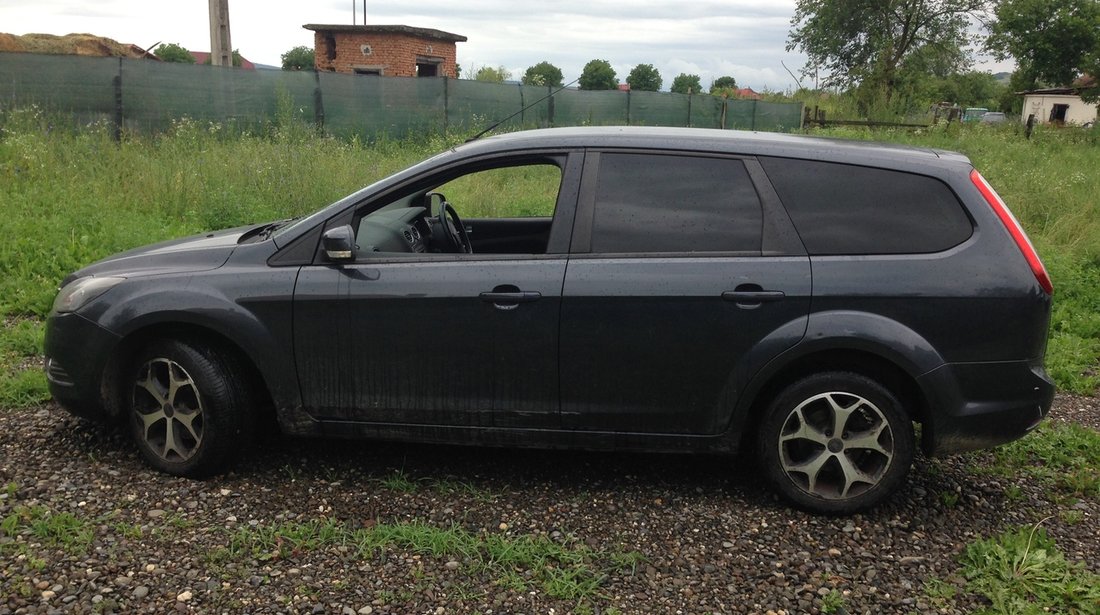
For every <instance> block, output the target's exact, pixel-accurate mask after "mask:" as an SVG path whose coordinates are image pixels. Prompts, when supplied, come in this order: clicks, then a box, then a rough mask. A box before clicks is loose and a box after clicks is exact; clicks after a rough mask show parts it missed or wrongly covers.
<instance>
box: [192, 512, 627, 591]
mask: <svg viewBox="0 0 1100 615" xmlns="http://www.w3.org/2000/svg"><path fill="white" fill-rule="evenodd" d="M334 546H345V547H350V548H352V549H354V550H355V552H356V553H357V554H358V555H359V557H362V558H365V559H366V558H372V557H374V556H375V555H377V554H378V553H380V552H382V551H385V550H387V549H400V550H408V551H411V552H413V553H417V554H420V555H428V556H431V557H434V558H438V559H442V558H447V559H453V560H455V561H458V562H461V565H462V567H464V568H467V569H469V570H470V571H472V572H474V573H486V574H488V575H490V576H491V577H492V578H493V579H494V581H493V583H494V585H497V586H498V587H503V588H511V589H515V590H517V591H521V590H531V589H539V590H542V591H543V592H545V593H546V594H547V595H549V596H551V597H553V598H559V599H566V600H591V599H594V598H597V597H598V596H599V590H600V587H601V584H602V582H603V581H604V578H605V577H606V575H607V573H609V572H611V571H614V570H631V569H632V568H633V567H634V566H636V565H637V563H638V562H640V561H642V559H643V558H642V556H641V555H640V554H638V553H635V552H623V551H598V550H594V549H591V548H589V547H587V546H585V545H584V544H581V543H578V542H566V543H558V542H554V541H552V540H550V539H548V538H546V537H544V536H529V535H521V536H508V535H501V534H485V533H476V534H475V533H471V532H469V531H467V530H465V529H462V528H460V527H457V526H450V527H444V528H440V527H435V526H431V525H427V524H424V523H420V522H412V523H397V524H378V525H374V526H371V527H369V528H358V529H355V528H349V527H347V526H345V525H343V524H341V523H339V522H337V521H331V520H330V521H309V522H304V523H284V524H280V525H268V526H259V527H249V528H244V529H241V530H238V531H237V532H235V533H233V534H231V535H230V536H229V544H228V545H227V546H226V547H225V550H224V551H222V552H221V554H220V555H217V556H212V557H213V558H214V559H215V560H219V559H221V560H224V559H229V558H233V557H237V556H240V555H244V556H247V557H252V558H255V559H258V560H262V561H266V560H277V559H285V558H291V557H301V556H303V555H305V554H307V553H308V552H310V551H315V550H318V549H324V548H328V547H334Z"/></svg>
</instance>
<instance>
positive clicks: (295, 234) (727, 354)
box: [46, 128, 1053, 512]
mask: <svg viewBox="0 0 1100 615" xmlns="http://www.w3.org/2000/svg"><path fill="white" fill-rule="evenodd" d="M1052 292H1053V291H1052V287H1051V283H1050V280H1049V278H1048V276H1047V273H1046V271H1045V270H1044V269H1043V265H1042V263H1041V262H1040V261H1039V258H1038V256H1037V255H1036V253H1035V251H1034V249H1033V248H1032V246H1031V244H1030V242H1029V241H1028V239H1027V237H1026V235H1025V234H1024V232H1023V230H1021V228H1020V226H1019V225H1018V224H1017V223H1016V221H1015V219H1014V218H1013V217H1012V214H1011V213H1010V212H1009V210H1008V209H1007V207H1006V206H1005V204H1004V202H1003V201H1002V200H1001V199H1000V197H998V196H997V194H996V193H995V192H994V191H993V189H992V188H991V187H990V186H989V184H988V183H986V181H985V180H984V179H983V178H982V176H981V175H980V174H979V173H978V172H977V171H976V170H975V169H974V167H973V166H972V165H971V163H970V162H969V161H968V160H967V159H966V158H965V157H964V156H961V155H959V154H955V153H950V152H942V151H932V150H919V149H903V148H898V147H890V146H884V145H876V144H866V143H849V142H843V141H833V140H824V139H814V138H806V137H797V136H781V135H769V134H753V133H739V132H732V131H717V130H694V129H669V128H568V129H551V130H536V131H529V132H521V133H515V134H508V135H503V136H496V137H491V138H487V139H484V140H480V141H476V142H473V143H469V144H467V145H463V146H460V147H457V148H455V149H452V150H450V151H447V152H445V153H443V154H440V155H438V156H435V157H434V158H431V159H429V160H427V161H425V162H422V163H420V164H417V165H415V166H413V167H411V168H409V169H407V170H405V171H402V172H400V173H398V174H396V175H394V176H392V177H389V178H387V179H384V180H382V181H380V182H378V183H375V184H373V185H371V186H368V187H366V188H364V189H362V190H360V191H359V192H356V193H355V194H352V195H351V196H348V197H347V198H345V199H343V200H341V201H339V202H337V203H335V204H333V205H331V206H329V207H327V208H325V209H322V210H320V211H318V212H317V213H315V214H313V215H310V216H308V217H305V218H302V219H298V220H292V221H283V222H278V223H274V224H265V225H260V226H254V227H249V228H242V229H234V230H229V231H220V232H217V233H211V234H208V235H204V236H200V237H194V238H189V239H182V240H178V241H173V242H168V243H163V244H158V245H154V246H149V247H145V248H140V249H137V250H132V251H130V252H126V253H123V254H119V255H117V256H114V257H111V258H108V259H106V260H103V261H100V262H98V263H95V264H93V265H90V266H89V267H87V268H85V269H82V270H80V271H78V272H76V273H74V274H72V275H71V276H69V277H68V278H67V279H66V280H65V281H64V283H63V284H62V287H61V292H60V294H59V295H58V298H57V301H56V303H55V306H54V310H53V312H52V314H51V315H50V318H49V322H48V326H47V333H46V353H47V356H48V358H47V360H46V372H47V375H48V377H49V382H50V388H51V391H52V392H53V395H54V397H55V398H56V399H57V400H58V401H59V402H60V403H61V404H62V405H63V406H64V407H66V408H68V409H69V410H70V411H72V412H74V413H76V414H79V415H82V416H86V417H99V418H113V419H120V420H123V421H125V422H126V423H127V424H128V425H129V426H130V428H131V430H132V432H133V435H134V438H135V440H136V441H137V444H138V448H139V449H140V450H141V452H142V453H143V454H144V456H145V458H146V459H147V460H148V461H149V463H151V464H152V465H153V466H155V467H157V468H159V469H161V470H163V471H166V472H170V473H172V474H179V475H184V476H202V475H207V474H210V473H214V472H218V471H220V470H222V469H224V468H226V467H227V464H228V463H230V461H231V460H232V458H233V457H234V456H235V455H236V454H237V453H238V452H239V451H241V450H247V449H246V448H245V447H244V446H243V445H244V444H246V443H247V441H248V440H249V437H250V435H251V434H252V433H253V431H254V430H255V428H256V425H257V422H258V421H260V420H263V419H264V418H265V417H270V416H272V415H274V417H275V419H277V422H278V424H279V426H280V427H281V429H282V430H283V431H284V432H285V433H288V434H294V435H304V436H338V437H355V438H360V437H361V438H378V439H391V440H409V441H422V442H423V441H427V442H447V443H460V444H474V445H494V446H495V445H500V446H533V447H549V448H566V447H569V448H585V449H603V450H609V449H616V450H618V449H622V450H648V451H685V452H688V451H693V452H694V451H698V452H718V453H734V452H737V451H739V450H748V451H751V453H752V454H753V455H754V456H755V457H756V458H757V459H758V461H759V463H760V465H761V467H762V469H763V471H764V473H765V474H766V475H767V476H768V477H769V479H770V480H771V482H772V483H773V484H774V485H775V487H776V489H777V490H778V491H779V492H780V493H781V494H783V495H784V496H786V497H787V498H788V499H789V500H791V501H792V502H794V503H795V504H797V505H799V506H802V507H805V508H809V509H813V510H818V511H826V512H851V511H855V510H859V509H863V508H866V507H869V506H871V505H874V504H876V503H878V502H880V501H882V500H883V499H884V498H886V497H887V496H889V495H890V494H891V493H892V492H894V491H895V490H896V489H897V488H898V487H899V486H900V485H901V484H902V483H903V482H904V479H905V476H906V474H907V472H908V469H909V466H910V464H911V461H912V458H913V454H914V449H915V446H916V442H915V437H914V427H913V425H914V423H919V424H920V425H921V430H920V434H921V441H920V445H921V446H922V447H923V449H924V451H925V452H926V453H927V454H930V455H944V454H950V453H957V452H960V451H967V450H972V449H976V448H981V447H989V446H994V445H997V444H1000V443H1003V442H1007V441H1010V440H1013V439H1015V438H1018V437H1020V436H1022V435H1023V434H1025V433H1027V432H1028V431H1029V430H1031V429H1032V428H1034V427H1035V426H1036V425H1037V424H1038V423H1039V421H1040V420H1041V419H1042V418H1043V416H1044V415H1045V414H1046V413H1047V411H1048V409H1049V408H1050V404H1051V398H1052V395H1053V386H1052V384H1051V381H1050V380H1049V379H1048V378H1047V376H1046V374H1045V372H1044V369H1043V354H1044V349H1045V342H1046V334H1047V325H1048V320H1049V314H1050V308H1051V295H1052Z"/></svg>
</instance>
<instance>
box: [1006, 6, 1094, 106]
mask: <svg viewBox="0 0 1100 615" xmlns="http://www.w3.org/2000/svg"><path fill="white" fill-rule="evenodd" d="M994 14H995V21H994V22H993V23H992V24H991V26H990V31H991V34H990V36H989V38H988V39H987V40H986V49H988V50H989V51H991V52H992V53H993V55H994V57H996V58H997V59H998V60H1004V59H1007V58H1008V57H1009V56H1011V57H1013V58H1016V64H1017V66H1018V72H1019V79H1018V81H1019V82H1023V83H1030V84H1031V86H1032V87H1034V85H1035V83H1036V82H1040V81H1043V82H1046V83H1048V84H1050V85H1054V86H1068V85H1070V84H1072V83H1073V81H1074V80H1075V79H1077V78H1078V77H1080V76H1081V75H1082V74H1089V75H1092V76H1093V77H1100V2H1096V0H1003V1H1002V2H1001V3H1000V4H999V5H998V6H997V9H996V11H995V13H994ZM1081 97H1082V98H1084V99H1085V100H1089V101H1097V100H1100V85H1096V86H1094V87H1092V88H1088V89H1086V90H1083V91H1082V92H1081Z"/></svg>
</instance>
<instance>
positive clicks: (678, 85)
mask: <svg viewBox="0 0 1100 615" xmlns="http://www.w3.org/2000/svg"><path fill="white" fill-rule="evenodd" d="M672 91H673V92H676V93H677V94H698V93H700V92H702V91H703V84H702V83H700V82H699V75H689V74H687V73H680V74H679V75H676V78H675V79H673V80H672Z"/></svg>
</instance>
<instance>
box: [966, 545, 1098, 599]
mask: <svg viewBox="0 0 1100 615" xmlns="http://www.w3.org/2000/svg"><path fill="white" fill-rule="evenodd" d="M962 564H963V574H964V575H965V576H966V579H967V588H968V589H969V590H970V591H974V592H977V593H979V594H981V595H983V596H985V597H986V598H988V599H989V601H990V602H991V606H990V608H989V609H988V611H987V612H989V613H999V614H1000V613H1003V614H1006V615H1007V614H1015V613H1042V612H1059V613H1095V612H1097V609H1098V608H1100V575H1096V574H1094V573H1092V572H1089V571H1088V570H1087V569H1086V568H1085V567H1084V566H1083V565H1081V564H1076V563H1070V562H1067V561H1066V559H1065V557H1064V556H1063V555H1062V553H1061V551H1059V550H1058V548H1057V546H1056V545H1055V544H1054V541H1052V540H1051V539H1050V538H1048V537H1047V533H1046V530H1045V529H1044V528H1041V527H1039V526H1038V525H1035V526H1033V527H1024V528H1020V529H1018V530H1016V531H1008V532H1005V533H1003V534H1001V535H1000V536H998V537H996V538H991V539H988V540H979V541H977V542H974V543H972V544H970V545H969V546H967V548H966V552H965V553H964V554H963V557H962Z"/></svg>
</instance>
